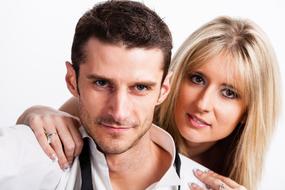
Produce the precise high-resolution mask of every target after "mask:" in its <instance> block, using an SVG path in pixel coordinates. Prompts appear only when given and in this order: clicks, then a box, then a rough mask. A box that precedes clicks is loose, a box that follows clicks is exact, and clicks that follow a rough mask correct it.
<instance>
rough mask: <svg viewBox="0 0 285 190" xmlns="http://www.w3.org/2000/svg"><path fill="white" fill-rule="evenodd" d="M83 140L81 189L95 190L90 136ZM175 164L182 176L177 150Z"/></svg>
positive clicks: (80, 159)
mask: <svg viewBox="0 0 285 190" xmlns="http://www.w3.org/2000/svg"><path fill="white" fill-rule="evenodd" d="M83 141H84V145H83V149H82V152H81V154H80V155H79V163H80V168H81V179H82V185H81V190H93V185H92V173H91V162H90V149H89V142H88V138H84V139H83ZM174 166H175V171H176V173H177V175H178V176H179V177H180V168H181V159H180V156H179V154H178V153H177V152H176V154H175V160H174ZM178 190H180V185H178Z"/></svg>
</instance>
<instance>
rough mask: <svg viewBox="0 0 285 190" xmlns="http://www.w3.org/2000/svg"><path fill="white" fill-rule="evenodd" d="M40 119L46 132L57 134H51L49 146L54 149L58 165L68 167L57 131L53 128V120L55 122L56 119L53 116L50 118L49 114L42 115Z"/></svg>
mask: <svg viewBox="0 0 285 190" xmlns="http://www.w3.org/2000/svg"><path fill="white" fill-rule="evenodd" d="M42 120H43V122H44V127H45V130H46V132H47V133H55V132H56V133H57V135H52V136H51V142H50V146H51V147H52V148H53V149H54V151H55V153H56V156H57V158H58V163H59V165H60V167H61V168H62V169H66V168H68V167H69V164H68V161H67V158H66V157H65V154H64V151H63V147H62V144H61V141H60V139H59V136H58V131H57V130H56V128H55V125H57V124H55V123H54V122H56V120H55V119H54V118H51V117H50V116H47V117H46V116H44V117H43V118H42Z"/></svg>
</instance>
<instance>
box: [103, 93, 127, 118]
mask: <svg viewBox="0 0 285 190" xmlns="http://www.w3.org/2000/svg"><path fill="white" fill-rule="evenodd" d="M129 98H130V97H129V94H128V92H127V90H123V89H118V90H116V91H114V92H113V93H112V95H111V96H110V99H109V102H108V104H109V114H110V115H112V117H113V118H114V119H115V120H117V121H123V120H125V119H127V118H128V116H129V113H130V111H131V107H130V100H129Z"/></svg>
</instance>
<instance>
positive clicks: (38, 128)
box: [29, 116, 56, 160]
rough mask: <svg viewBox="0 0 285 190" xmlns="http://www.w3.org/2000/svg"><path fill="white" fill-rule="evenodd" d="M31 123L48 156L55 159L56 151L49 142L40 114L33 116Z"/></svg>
mask: <svg viewBox="0 0 285 190" xmlns="http://www.w3.org/2000/svg"><path fill="white" fill-rule="evenodd" d="M29 124H30V128H31V129H32V130H33V132H34V134H35V136H36V139H37V140H38V142H39V144H40V146H41V147H42V149H43V151H44V152H45V153H46V154H47V156H48V157H49V158H50V159H52V160H55V159H56V153H55V151H54V150H53V148H52V147H51V146H50V144H49V143H48V142H47V138H46V135H45V130H44V125H43V122H42V119H41V118H39V117H38V116H34V117H31V118H30V121H29Z"/></svg>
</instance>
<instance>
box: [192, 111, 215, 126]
mask: <svg viewBox="0 0 285 190" xmlns="http://www.w3.org/2000/svg"><path fill="white" fill-rule="evenodd" d="M187 116H188V119H189V122H190V123H191V125H192V126H193V127H195V128H205V127H211V125H210V124H209V123H207V122H206V121H204V120H203V119H201V118H198V117H196V116H195V115H192V114H187Z"/></svg>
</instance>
